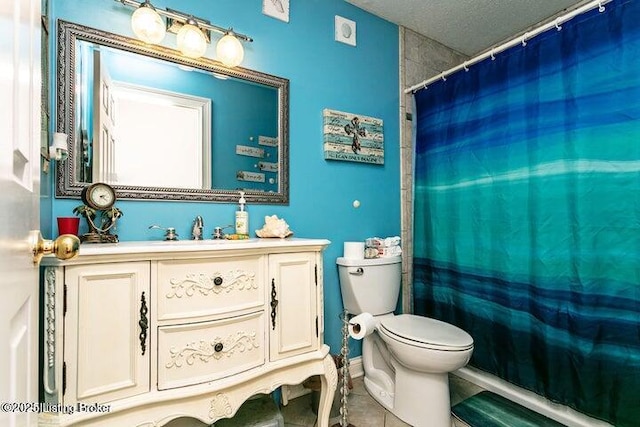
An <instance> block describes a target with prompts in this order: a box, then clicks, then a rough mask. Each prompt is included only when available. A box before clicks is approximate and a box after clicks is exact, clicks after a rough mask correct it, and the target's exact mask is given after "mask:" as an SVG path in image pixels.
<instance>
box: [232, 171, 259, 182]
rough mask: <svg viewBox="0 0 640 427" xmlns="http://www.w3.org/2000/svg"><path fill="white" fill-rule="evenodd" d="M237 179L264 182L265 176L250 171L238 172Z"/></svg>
mask: <svg viewBox="0 0 640 427" xmlns="http://www.w3.org/2000/svg"><path fill="white" fill-rule="evenodd" d="M236 179H237V180H238V181H251V182H264V174H263V173H258V172H250V171H238V172H236Z"/></svg>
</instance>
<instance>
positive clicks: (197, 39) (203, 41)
mask: <svg viewBox="0 0 640 427" xmlns="http://www.w3.org/2000/svg"><path fill="white" fill-rule="evenodd" d="M115 1H117V2H118V3H122V4H123V5H125V6H129V7H132V8H135V9H136V10H135V12H133V15H132V16H131V26H132V28H133V32H134V34H135V35H136V36H137V37H138V38H139V39H140V40H142V41H144V42H146V43H152V44H158V43H160V42H161V41H162V40H163V38H164V35H165V33H166V31H167V30H168V31H170V32H176V33H177V45H178V50H179V51H180V52H182V54H183V55H184V56H187V57H189V58H199V57H201V56H202V55H204V54H205V52H206V50H207V43H209V42H210V40H211V36H210V35H211V33H212V32H213V33H217V34H220V35H221V36H222V37H221V38H220V40H219V41H218V44H217V46H216V54H217V59H218V60H219V61H220V62H222V63H223V64H224V65H225V66H227V67H229V68H231V67H235V66H237V65H239V64H240V63H241V62H242V59H243V58H244V48H243V47H242V43H241V41H244V42H252V41H253V39H252V38H251V37H249V36H246V35H244V34H239V33H236V32H234V31H233V29H232V28H223V27H219V26H217V25H213V24H211V23H210V22H209V21H207V20H204V19H200V18H197V17H195V16H193V15H189V14H185V13H183V12H179V11H177V10H173V9H168V8H167V9H160V8H157V7H154V6H153V5H152V4H151V2H150V0H144V1H143V2H139V1H136V0H115ZM163 16H164V17H165V18H166V24H165V23H164V21H163V20H162V17H163ZM160 27H162V28H160Z"/></svg>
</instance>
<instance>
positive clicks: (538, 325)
mask: <svg viewBox="0 0 640 427" xmlns="http://www.w3.org/2000/svg"><path fill="white" fill-rule="evenodd" d="M639 23H640V0H626V1H625V0H620V1H613V2H611V3H609V4H607V6H606V11H604V12H600V11H598V9H595V10H592V11H591V12H588V13H585V14H583V15H580V16H578V17H576V18H574V19H573V20H571V21H569V22H566V23H563V25H562V29H561V30H558V31H556V30H555V29H553V30H549V31H547V32H545V33H543V34H541V35H540V36H538V37H535V38H534V39H531V40H528V41H527V42H526V46H523V45H519V46H517V47H514V48H511V49H509V50H507V51H504V52H502V53H500V54H497V55H495V59H491V58H488V59H487V60H484V61H482V62H479V63H478V64H476V65H473V66H470V67H469V69H468V71H459V72H457V73H455V74H453V75H451V76H449V77H448V78H447V79H446V80H441V81H438V82H437V83H434V84H432V85H430V86H429V87H428V88H426V89H422V90H419V91H418V92H417V93H416V94H415V102H416V132H415V135H416V142H415V176H414V182H415V184H414V185H415V188H414V192H415V194H414V209H415V210H414V260H413V264H414V307H415V312H416V313H417V314H422V315H426V316H430V317H434V318H438V319H441V320H444V321H447V322H450V323H452V324H455V325H457V326H459V327H461V328H463V329H465V330H466V331H468V332H469V333H470V334H471V335H472V336H473V338H474V340H475V351H474V355H473V358H472V360H471V366H474V367H476V368H478V369H481V370H483V371H486V372H489V373H491V374H494V375H497V376H498V377H500V378H503V379H505V380H507V381H509V382H510V383H513V384H516V385H518V386H520V387H524V388H526V389H528V390H531V391H533V392H535V393H538V394H539V395H542V396H544V397H545V398H547V399H549V400H551V401H553V402H556V403H560V404H563V405H567V406H569V407H572V408H574V409H576V410H578V411H580V412H582V413H585V414H587V415H589V416H591V417H595V418H599V419H602V420H605V421H607V422H609V423H611V424H613V425H615V426H620V427H631V426H639V425H640V24H639Z"/></svg>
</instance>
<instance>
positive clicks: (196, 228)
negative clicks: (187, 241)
mask: <svg viewBox="0 0 640 427" xmlns="http://www.w3.org/2000/svg"><path fill="white" fill-rule="evenodd" d="M203 228H204V221H203V220H202V217H201V216H200V215H198V216H197V217H196V218H195V219H194V220H193V228H192V229H191V238H192V239H193V240H202V229H203Z"/></svg>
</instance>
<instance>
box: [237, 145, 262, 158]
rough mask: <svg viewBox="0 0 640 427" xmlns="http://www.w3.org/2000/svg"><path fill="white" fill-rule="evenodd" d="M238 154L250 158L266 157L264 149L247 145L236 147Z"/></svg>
mask: <svg viewBox="0 0 640 427" xmlns="http://www.w3.org/2000/svg"><path fill="white" fill-rule="evenodd" d="M236 154H239V155H241V156H249V157H264V149H262V148H256V147H249V146H247V145H236Z"/></svg>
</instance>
